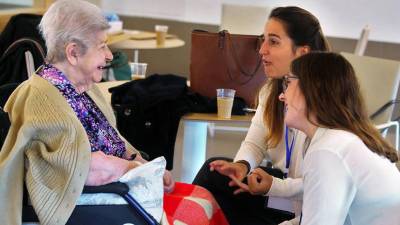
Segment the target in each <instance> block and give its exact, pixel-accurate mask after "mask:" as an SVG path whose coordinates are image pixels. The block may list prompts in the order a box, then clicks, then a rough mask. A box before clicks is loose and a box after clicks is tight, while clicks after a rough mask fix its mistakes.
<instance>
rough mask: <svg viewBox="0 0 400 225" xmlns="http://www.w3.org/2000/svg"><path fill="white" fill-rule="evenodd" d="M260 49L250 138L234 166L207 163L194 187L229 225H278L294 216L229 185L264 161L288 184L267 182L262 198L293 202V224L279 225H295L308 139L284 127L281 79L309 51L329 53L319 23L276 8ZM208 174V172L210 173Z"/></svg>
mask: <svg viewBox="0 0 400 225" xmlns="http://www.w3.org/2000/svg"><path fill="white" fill-rule="evenodd" d="M264 38H265V40H264V42H263V44H262V47H261V49H260V54H261V56H262V60H263V66H264V71H265V74H266V76H267V77H268V83H267V85H266V87H265V88H264V89H263V91H262V93H260V98H259V105H258V107H257V111H256V113H255V115H254V117H253V120H252V123H251V126H250V129H249V132H248V133H247V136H246V138H245V140H244V141H243V142H242V145H241V147H240V149H239V151H238V153H237V154H236V156H235V158H234V160H233V162H231V161H232V160H231V159H226V158H211V159H209V160H208V161H207V162H206V163H205V164H204V165H203V167H202V168H201V170H200V171H199V173H198V175H197V176H196V178H195V180H194V181H193V183H194V184H197V185H200V186H203V187H205V188H207V189H208V190H209V191H211V192H212V193H213V195H214V197H215V198H216V199H217V201H218V203H219V205H220V206H221V208H222V210H223V211H224V213H225V215H226V216H227V218H228V220H229V223H230V224H231V225H242V224H246V225H268V224H278V223H281V222H283V221H285V220H287V219H292V217H293V215H291V214H287V213H285V212H280V211H276V210H273V209H269V208H268V207H266V198H265V197H264V196H252V195H249V194H247V193H244V194H238V195H236V194H234V193H233V192H234V190H235V189H236V188H230V187H229V185H232V184H233V183H232V181H231V179H232V178H233V179H237V180H242V179H244V178H245V177H246V175H247V174H248V173H249V172H250V171H251V170H253V169H255V168H257V167H258V166H260V164H261V162H262V161H263V159H267V160H268V161H269V162H271V164H272V166H273V167H274V168H275V169H278V170H281V171H282V172H284V173H285V176H287V178H286V179H282V177H281V178H279V177H277V174H273V173H272V172H276V171H277V170H275V171H270V173H271V175H275V177H273V176H269V180H268V181H269V188H268V191H266V195H268V196H274V197H283V198H287V199H290V200H292V201H293V208H294V211H295V214H296V216H297V218H295V219H293V220H291V221H290V222H286V223H282V224H298V220H299V218H300V211H301V198H302V194H303V181H302V170H301V167H302V157H301V152H302V149H303V146H304V141H305V138H306V136H305V135H304V134H303V133H302V132H299V131H297V130H295V129H287V128H285V126H284V122H283V118H284V115H283V114H284V105H283V103H282V102H280V101H279V99H278V96H279V94H280V93H281V92H282V77H283V76H284V75H285V74H287V73H288V72H289V68H290V63H291V62H292V60H293V59H295V58H297V57H299V56H301V55H304V54H307V53H309V52H310V51H328V50H329V45H328V43H327V41H326V39H325V37H324V35H323V33H322V29H321V26H320V24H319V22H318V19H317V18H316V17H315V16H314V15H312V14H311V13H310V12H308V11H306V10H304V9H302V8H299V7H293V6H289V7H278V8H275V9H273V10H272V12H271V14H270V15H269V19H268V21H267V23H266V25H265V28H264ZM210 169H211V170H212V171H210Z"/></svg>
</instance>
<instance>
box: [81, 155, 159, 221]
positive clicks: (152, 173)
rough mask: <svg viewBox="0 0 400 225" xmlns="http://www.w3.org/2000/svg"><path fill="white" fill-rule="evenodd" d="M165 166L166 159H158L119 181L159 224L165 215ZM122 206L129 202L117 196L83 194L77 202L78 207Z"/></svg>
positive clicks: (132, 171)
mask: <svg viewBox="0 0 400 225" xmlns="http://www.w3.org/2000/svg"><path fill="white" fill-rule="evenodd" d="M165 166H166V161H165V158H164V157H158V158H156V159H154V160H152V161H150V162H147V163H145V164H143V165H141V166H138V167H136V168H134V169H132V170H130V171H128V172H127V173H126V174H124V175H123V176H122V177H121V178H120V179H119V181H120V182H123V183H126V184H127V185H128V186H129V194H131V195H132V197H133V198H134V199H135V200H136V201H137V202H139V204H140V205H141V206H142V207H143V208H144V209H145V210H146V211H147V212H148V213H150V214H151V215H152V216H153V217H154V218H155V219H156V220H157V221H159V222H160V221H161V217H162V214H163V196H164V185H163V176H164V172H165ZM122 204H127V202H126V201H125V200H124V199H123V198H122V197H120V196H119V195H116V194H82V195H81V197H80V198H79V199H78V202H77V205H122Z"/></svg>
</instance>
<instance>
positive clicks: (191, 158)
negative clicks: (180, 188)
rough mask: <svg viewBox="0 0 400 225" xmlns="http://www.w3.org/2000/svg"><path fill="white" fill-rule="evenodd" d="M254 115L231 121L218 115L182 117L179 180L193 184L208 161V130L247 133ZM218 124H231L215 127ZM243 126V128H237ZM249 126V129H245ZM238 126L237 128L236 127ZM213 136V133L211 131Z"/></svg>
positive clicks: (233, 117) (189, 115)
mask: <svg viewBox="0 0 400 225" xmlns="http://www.w3.org/2000/svg"><path fill="white" fill-rule="evenodd" d="M253 116H254V114H247V115H243V116H235V115H233V116H232V118H231V119H221V118H218V116H217V114H205V113H189V114H187V115H185V116H183V117H182V120H181V121H182V122H183V129H184V130H183V146H182V161H181V174H180V176H179V178H178V180H179V181H181V182H186V183H191V182H192V181H193V179H194V177H195V176H196V174H197V172H198V171H199V170H200V168H201V166H202V165H203V163H204V162H205V161H206V151H207V130H208V129H209V127H210V126H211V129H217V130H230V131H232V130H234V131H243V132H247V130H248V127H249V126H250V123H251V119H252V118H253ZM218 123H229V126H215V124H218ZM238 124H241V125H242V126H240V127H239V126H237V125H238ZM243 124H244V125H247V127H243ZM235 125H236V126H235ZM210 133H211V134H212V133H213V131H210Z"/></svg>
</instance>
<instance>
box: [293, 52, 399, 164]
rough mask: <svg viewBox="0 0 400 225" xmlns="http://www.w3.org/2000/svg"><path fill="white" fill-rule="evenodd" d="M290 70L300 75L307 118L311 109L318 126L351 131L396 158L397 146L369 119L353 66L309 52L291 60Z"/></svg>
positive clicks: (336, 57) (340, 58)
mask: <svg viewBox="0 0 400 225" xmlns="http://www.w3.org/2000/svg"><path fill="white" fill-rule="evenodd" d="M291 71H292V73H293V74H294V75H296V76H298V78H299V86H300V89H301V91H302V92H303V94H304V97H305V101H306V108H307V117H308V118H309V117H310V113H311V112H312V113H313V114H314V115H315V116H316V119H317V121H316V122H317V123H318V126H322V127H327V128H331V129H341V130H346V131H349V132H352V133H354V134H355V135H357V136H358V137H359V138H360V139H361V140H362V141H363V142H364V144H365V145H366V146H367V147H368V148H369V149H370V150H371V151H373V152H375V153H377V154H379V155H381V156H384V157H386V158H388V159H389V160H390V161H392V162H396V161H398V155H397V152H396V150H395V149H394V148H393V147H392V146H390V144H389V143H387V142H386V141H385V140H384V138H383V137H382V136H381V134H380V133H379V131H378V130H377V129H376V128H375V127H374V125H373V124H372V122H371V121H370V119H369V117H368V114H367V110H366V108H365V105H364V101H363V99H362V96H361V92H360V86H359V83H358V81H357V77H356V74H355V72H354V69H353V67H352V66H351V64H350V63H349V62H348V61H347V60H346V59H345V58H344V57H343V56H341V55H339V54H336V53H327V52H325V53H323V52H314V53H309V54H306V55H304V56H301V57H299V58H297V59H295V60H293V62H292V66H291Z"/></svg>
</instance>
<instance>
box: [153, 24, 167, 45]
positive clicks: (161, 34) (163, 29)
mask: <svg viewBox="0 0 400 225" xmlns="http://www.w3.org/2000/svg"><path fill="white" fill-rule="evenodd" d="M155 31H156V42H157V45H158V46H164V45H165V39H166V38H167V33H168V26H165V25H156V26H155Z"/></svg>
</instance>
